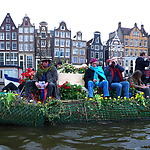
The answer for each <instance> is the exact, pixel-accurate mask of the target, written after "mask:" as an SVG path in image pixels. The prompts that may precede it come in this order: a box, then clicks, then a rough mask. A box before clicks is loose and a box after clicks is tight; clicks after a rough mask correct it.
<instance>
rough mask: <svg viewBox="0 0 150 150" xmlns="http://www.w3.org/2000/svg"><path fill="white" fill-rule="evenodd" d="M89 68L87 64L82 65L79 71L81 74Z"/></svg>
mask: <svg viewBox="0 0 150 150" xmlns="http://www.w3.org/2000/svg"><path fill="white" fill-rule="evenodd" d="M87 68H88V67H87V66H82V67H80V68H78V69H77V72H78V73H80V74H84V73H85V71H86V69H87Z"/></svg>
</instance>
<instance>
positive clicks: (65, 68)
mask: <svg viewBox="0 0 150 150" xmlns="http://www.w3.org/2000/svg"><path fill="white" fill-rule="evenodd" d="M60 73H77V68H76V67H75V66H73V65H72V64H68V63H64V64H63V65H61V66H60Z"/></svg>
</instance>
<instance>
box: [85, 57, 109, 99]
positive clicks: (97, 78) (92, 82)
mask: <svg viewBox="0 0 150 150" xmlns="http://www.w3.org/2000/svg"><path fill="white" fill-rule="evenodd" d="M97 64H98V60H97V59H96V58H93V59H91V60H90V67H89V68H88V69H87V70H86V71H85V74H84V81H85V88H87V89H88V97H89V98H93V91H94V88H95V87H100V88H103V94H104V97H108V96H109V90H108V81H107V80H106V76H105V74H104V71H103V69H102V67H100V66H97Z"/></svg>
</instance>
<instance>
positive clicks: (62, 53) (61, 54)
mask: <svg viewBox="0 0 150 150" xmlns="http://www.w3.org/2000/svg"><path fill="white" fill-rule="evenodd" d="M61 56H64V48H60V57H61Z"/></svg>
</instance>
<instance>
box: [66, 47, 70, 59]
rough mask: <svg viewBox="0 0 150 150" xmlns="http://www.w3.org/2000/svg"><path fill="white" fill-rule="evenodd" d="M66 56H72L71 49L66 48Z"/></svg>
mask: <svg viewBox="0 0 150 150" xmlns="http://www.w3.org/2000/svg"><path fill="white" fill-rule="evenodd" d="M65 56H66V57H69V56H70V49H68V48H67V49H66V55H65Z"/></svg>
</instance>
